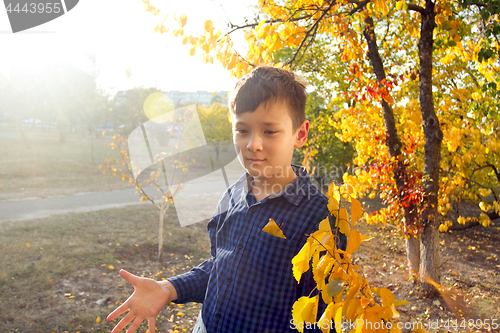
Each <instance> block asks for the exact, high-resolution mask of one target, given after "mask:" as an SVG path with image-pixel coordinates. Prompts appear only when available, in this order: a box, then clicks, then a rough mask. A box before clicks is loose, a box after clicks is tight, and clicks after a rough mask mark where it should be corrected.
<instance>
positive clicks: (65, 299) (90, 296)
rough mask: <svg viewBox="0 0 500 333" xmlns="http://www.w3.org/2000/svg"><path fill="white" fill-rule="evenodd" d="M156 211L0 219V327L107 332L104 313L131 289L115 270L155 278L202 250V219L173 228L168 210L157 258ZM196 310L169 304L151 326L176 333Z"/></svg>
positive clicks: (195, 259) (190, 262)
mask: <svg viewBox="0 0 500 333" xmlns="http://www.w3.org/2000/svg"><path fill="white" fill-rule="evenodd" d="M157 216H158V215H157V210H156V208H155V207H154V206H153V205H151V206H149V205H135V206H129V207H126V208H121V209H111V210H104V211H97V212H91V213H81V214H66V215H58V216H54V217H50V218H45V219H37V220H30V221H22V222H4V223H2V224H0V272H2V273H1V276H0V294H1V295H2V297H1V298H0V314H1V318H0V332H66V331H67V332H77V331H79V332H81V333H83V332H109V331H110V330H111V329H112V327H114V325H115V324H116V321H115V322H114V323H107V322H106V320H105V318H106V316H107V314H108V313H109V312H111V311H112V309H114V308H115V307H116V306H117V304H121V303H122V302H123V301H125V300H126V299H127V297H128V296H129V295H130V294H131V292H132V291H133V288H132V287H131V286H130V285H129V284H128V283H127V282H125V281H124V280H122V279H121V278H120V276H119V275H118V271H119V270H120V269H122V268H123V269H126V270H129V271H130V272H132V273H135V274H138V275H141V276H147V277H151V278H154V279H162V278H167V277H170V276H172V275H174V274H178V273H182V272H184V271H187V270H189V269H190V268H191V267H192V266H194V265H197V264H198V263H199V262H200V261H201V260H202V258H206V257H207V256H208V254H209V245H208V236H207V235H206V232H204V225H201V224H197V225H193V226H191V227H190V228H187V227H186V228H181V227H180V226H179V222H178V221H177V218H176V216H175V212H174V211H171V212H170V214H169V215H168V216H167V218H166V228H167V229H166V231H167V234H166V239H165V246H164V251H165V252H164V253H165V257H166V259H165V260H164V261H165V262H164V263H163V265H159V264H158V262H157V252H158V251H157V244H158V242H157V238H156V237H157V236H156V235H157V228H158V226H157V222H156V221H157ZM174 239H175V242H174ZM199 311H200V305H197V304H189V305H182V306H177V305H171V306H169V307H168V308H167V309H166V310H164V311H162V313H161V316H160V318H159V321H158V328H159V329H160V330H161V331H162V332H168V331H169V330H170V331H172V332H173V331H175V330H177V331H179V332H180V331H182V329H183V328H184V329H186V328H188V327H190V326H191V325H192V323H193V321H196V316H197V314H198V312H199ZM140 331H141V332H144V331H145V326H144V327H143V328H141V330H140Z"/></svg>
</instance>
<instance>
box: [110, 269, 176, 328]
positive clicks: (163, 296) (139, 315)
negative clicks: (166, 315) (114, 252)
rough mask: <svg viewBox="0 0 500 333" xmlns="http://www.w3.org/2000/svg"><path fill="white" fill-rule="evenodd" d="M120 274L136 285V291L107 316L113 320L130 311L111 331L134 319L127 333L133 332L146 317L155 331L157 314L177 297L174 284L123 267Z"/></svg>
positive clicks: (123, 326)
mask: <svg viewBox="0 0 500 333" xmlns="http://www.w3.org/2000/svg"><path fill="white" fill-rule="evenodd" d="M120 276H121V277H122V278H123V279H125V280H126V281H127V282H129V283H130V284H132V285H133V286H134V292H133V293H132V295H130V297H129V298H128V299H127V300H126V301H125V302H124V303H123V304H122V305H120V306H119V307H118V308H116V309H115V311H113V312H111V313H110V314H109V315H108V317H107V318H106V319H107V321H111V320H113V319H115V318H116V317H118V316H119V315H121V314H123V313H125V312H127V311H128V313H127V314H126V315H125V317H123V318H122V320H120V322H119V323H118V325H116V326H115V328H114V329H113V330H112V331H111V333H117V332H120V331H121V330H122V329H124V328H125V326H127V325H128V324H129V323H130V322H131V321H132V320H133V321H134V322H133V323H132V325H130V327H129V329H128V330H127V333H133V332H135V331H136V330H137V328H139V325H141V323H142V321H143V320H144V319H146V320H147V321H148V326H149V332H151V333H154V332H155V328H156V316H157V315H158V313H159V312H160V310H161V309H162V308H163V307H164V306H165V304H168V303H170V301H175V300H176V299H177V293H176V291H175V288H174V286H173V285H172V284H171V283H170V282H169V281H161V282H159V281H155V280H153V279H147V278H141V277H138V276H136V275H134V274H131V273H129V272H127V271H125V270H123V269H122V270H121V271H120ZM134 318H135V319H134Z"/></svg>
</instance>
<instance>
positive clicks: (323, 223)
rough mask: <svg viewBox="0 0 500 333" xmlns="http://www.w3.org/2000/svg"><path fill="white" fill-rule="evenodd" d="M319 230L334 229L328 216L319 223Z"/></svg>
mask: <svg viewBox="0 0 500 333" xmlns="http://www.w3.org/2000/svg"><path fill="white" fill-rule="evenodd" d="M318 230H323V231H331V230H332V228H331V226H330V220H329V219H328V216H327V217H326V218H325V219H323V221H321V222H320V223H319V227H318Z"/></svg>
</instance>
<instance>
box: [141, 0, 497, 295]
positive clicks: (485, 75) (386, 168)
mask: <svg viewBox="0 0 500 333" xmlns="http://www.w3.org/2000/svg"><path fill="white" fill-rule="evenodd" d="M144 3H145V5H146V10H148V11H151V12H153V13H156V14H159V13H160V12H161V11H160V10H159V9H158V8H155V7H153V6H151V5H150V3H149V2H148V1H144ZM493 3H494V5H490V2H484V3H482V2H471V1H452V0H442V1H432V0H425V1H415V2H413V1H410V2H406V1H394V2H389V1H385V0H372V1H368V0H365V1H356V0H344V1H326V2H318V1H312V0H311V1H300V2H295V1H260V2H259V12H258V16H259V19H258V20H255V21H252V22H247V23H245V24H241V25H234V24H232V23H231V24H230V27H229V29H228V30H227V31H226V32H221V31H216V30H215V29H214V27H213V22H212V21H210V20H207V21H205V32H204V33H203V34H200V35H198V36H187V35H185V34H184V30H183V27H184V25H185V24H186V23H187V17H186V16H180V17H179V18H177V21H178V23H179V28H178V29H175V30H173V31H172V33H173V34H174V35H176V36H178V37H180V38H182V43H184V44H190V45H191V46H192V48H191V50H190V54H191V55H193V54H195V53H196V52H200V53H201V54H202V58H203V59H204V61H205V62H206V63H211V62H213V61H214V59H215V57H216V58H217V60H218V61H219V62H221V63H222V64H223V65H224V67H225V68H226V69H228V70H230V71H231V74H232V75H234V76H236V77H239V76H241V75H243V74H245V73H247V72H248V71H249V70H250V69H251V68H253V67H255V66H257V65H260V64H266V63H275V64H276V65H278V66H279V65H284V66H288V67H290V68H293V69H297V70H300V71H302V72H303V73H304V75H305V76H308V75H310V76H313V77H316V78H317V80H316V83H317V82H319V81H321V82H322V83H321V84H317V91H318V93H320V94H321V96H322V97H324V98H325V105H327V106H328V108H327V110H328V111H327V112H331V111H332V110H333V109H334V108H333V107H332V106H333V105H335V104H338V102H339V98H344V100H343V107H342V109H341V110H340V111H338V112H336V113H335V114H330V119H331V122H332V123H334V124H335V126H336V127H337V128H339V129H340V130H341V133H340V134H339V137H340V138H341V139H342V140H344V141H348V142H352V143H353V144H354V146H355V148H356V155H357V156H356V158H355V160H354V163H355V164H356V166H358V169H357V172H356V174H355V175H354V176H353V177H349V176H348V177H346V180H348V181H350V182H351V183H353V184H355V186H356V188H357V190H358V192H359V193H360V194H362V195H370V196H375V195H380V196H381V197H382V198H383V199H384V200H385V203H387V204H388V205H389V206H388V208H387V209H383V210H381V211H380V212H378V213H376V214H375V215H374V216H366V219H367V220H368V221H369V222H372V221H376V220H378V221H384V222H385V221H386V220H387V219H391V218H392V219H395V220H398V219H400V220H402V221H403V223H402V225H403V227H402V229H403V231H404V235H405V237H406V239H407V254H408V259H409V266H410V268H411V270H413V271H415V272H417V271H418V272H419V275H420V278H421V279H423V278H425V277H430V278H431V279H432V280H434V281H439V275H440V274H439V264H440V262H439V243H438V228H441V230H444V229H446V227H447V225H448V223H449V221H446V220H445V219H444V218H446V217H447V211H449V208H450V206H451V205H450V202H449V200H450V196H451V194H453V195H455V194H456V195H455V198H456V199H460V198H462V197H463V195H460V194H458V192H461V193H462V194H463V193H464V192H466V193H467V194H468V195H471V193H473V194H472V196H476V199H477V196H480V197H481V198H484V197H485V196H487V195H488V194H489V190H491V193H496V192H495V191H497V189H496V188H495V189H486V188H485V183H484V180H482V181H481V182H483V184H484V185H481V186H478V185H477V184H476V186H474V187H475V188H476V189H477V191H479V192H474V191H472V192H471V186H469V187H467V184H464V183H463V184H462V185H463V186H462V188H460V182H463V180H464V179H467V178H468V179H469V180H468V181H469V182H476V181H475V180H474V179H473V178H475V177H479V176H480V175H484V176H483V178H484V179H488V177H492V176H495V175H496V174H497V171H498V167H497V166H495V165H494V164H492V163H489V162H488V163H487V160H484V159H480V160H479V161H472V158H471V154H472V153H473V152H474V150H473V149H475V150H478V147H483V146H482V145H481V144H480V143H479V144H478V143H474V144H472V146H465V147H463V148H462V147H461V152H460V154H464V156H467V157H466V158H465V162H466V163H463V160H464V159H460V161H459V160H457V158H456V155H457V154H456V149H454V145H455V143H454V142H453V141H454V140H455V138H457V137H456V134H457V133H464V134H465V132H467V131H470V132H471V133H475V134H474V136H467V137H468V138H471V137H473V138H476V139H477V138H481V140H483V141H482V142H488V143H489V144H490V145H491V148H490V147H484V148H481V150H484V153H485V154H489V152H491V155H492V156H491V158H493V156H495V155H496V154H497V152H498V148H497V146H496V144H497V139H496V135H493V133H494V132H495V131H494V130H492V128H495V126H493V127H491V126H489V125H487V127H486V128H484V129H482V128H480V127H478V125H477V122H478V121H482V122H483V123H484V120H487V119H492V118H493V117H495V115H496V114H491V115H490V114H489V113H488V115H485V114H484V111H483V116H482V117H481V116H480V113H475V114H474V113H473V112H470V105H471V104H470V103H469V104H467V98H462V100H463V103H461V104H460V105H459V104H456V103H455V101H454V100H453V99H452V98H450V96H460V91H463V90H466V89H467V88H469V87H471V86H470V84H471V82H474V81H475V82H474V84H475V85H476V87H475V89H476V90H474V89H473V90H472V91H474V92H475V93H474V94H473V96H471V97H473V98H476V99H475V101H478V102H476V108H477V110H484V108H487V109H488V110H491V109H496V104H495V103H494V102H492V100H491V97H488V96H487V95H488V94H490V95H491V94H495V92H494V91H492V90H496V89H497V86H496V82H497V80H498V60H497V59H498V57H497V53H496V52H495V50H498V32H499V31H498V28H495V27H497V26H498V6H496V5H495V4H496V2H493ZM495 6H496V7H495ZM156 30H157V31H159V32H166V31H167V30H166V28H165V26H164V24H163V23H161V24H159V25H158V26H157V29H156ZM238 30H241V31H244V33H245V39H246V41H247V44H248V49H247V50H245V51H246V54H244V53H243V52H242V51H239V52H238V51H236V50H235V49H234V47H233V42H232V40H231V34H232V33H233V32H234V31H238ZM488 31H489V32H488ZM325 45H327V46H328V47H325ZM283 49H288V51H287V52H283V51H282V50H283ZM318 51H321V52H322V53H321V55H322V57H321V58H319V57H318V56H317V54H318ZM283 53H287V54H285V55H284V56H283ZM339 60H340V61H339ZM455 60H456V61H455ZM459 61H462V62H464V63H466V66H463V67H460V66H458V65H456V64H457V63H458V62H459ZM447 62H448V64H453V66H452V68H454V70H455V72H454V73H453V74H454V75H452V76H451V78H452V79H453V80H446V77H444V75H445V70H448V71H449V69H450V66H446V64H447ZM319 63H321V65H319ZM316 68H320V69H321V70H322V72H319V74H318V71H316ZM308 69H309V72H308ZM456 69H459V71H456ZM338 71H340V72H341V73H345V75H344V76H343V77H342V76H340V75H333V74H332V73H336V72H338ZM471 73H473V74H471ZM437 75H442V77H441V78H442V79H437V78H435V77H436V76H437ZM336 76H338V77H336ZM453 76H454V77H453ZM448 77H449V78H450V75H448ZM339 82H348V84H349V86H348V87H347V88H343V86H342V84H341V83H339ZM485 87H486V89H485ZM337 89H339V91H338V90H337ZM434 91H435V92H434ZM480 91H481V92H480ZM496 91H497V90H496ZM342 92H343V93H344V94H341V93H342ZM457 98H458V99H460V97H457ZM469 101H470V100H469ZM451 110H452V111H453V113H454V114H456V115H457V117H458V118H460V116H462V118H463V119H464V120H465V121H464V122H462V123H457V122H456V121H455V122H448V119H450V118H449V117H448V115H449V112H450V111H451ZM488 112H489V111H488ZM488 117H489V118H488ZM468 118H475V119H476V125H473V121H472V119H468ZM450 120H451V119H450ZM451 125H453V126H451ZM488 126H489V127H488ZM453 128H455V129H459V130H458V132H457V131H456V130H455V129H453ZM452 135H455V136H452ZM443 140H444V142H445V145H444V146H442V142H443ZM481 140H479V142H481ZM471 142H472V141H471ZM475 142H477V140H476V141H475ZM446 148H448V149H447V150H445V149H446ZM443 151H444V152H443ZM443 156H445V157H446V158H443ZM453 158H455V162H453V160H452V164H453V168H450V163H449V162H450V160H449V159H453ZM490 161H491V159H490ZM471 168H472V169H471ZM465 171H467V172H465ZM447 172H451V173H449V174H446V173H447ZM451 175H453V176H454V177H455V176H456V178H453V180H450V179H451V178H450V177H447V176H451ZM457 177H458V178H457ZM481 182H476V183H481ZM445 183H446V184H445ZM440 184H441V191H440V190H439V189H440ZM463 187H465V188H463ZM481 187H482V188H481ZM477 193H479V194H477ZM495 203H496V204H495ZM482 207H483V208H484V209H487V208H489V209H497V208H496V207H498V200H497V199H496V194H495V195H494V200H493V201H492V202H488V203H486V202H485V201H483V204H482ZM497 210H498V209H497ZM399 217H400V218H399ZM443 217H444V218H443ZM482 219H483V221H484V216H483V217H482ZM459 221H462V220H460V219H459ZM483 224H486V223H483ZM429 290H430V289H429Z"/></svg>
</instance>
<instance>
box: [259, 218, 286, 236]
mask: <svg viewBox="0 0 500 333" xmlns="http://www.w3.org/2000/svg"><path fill="white" fill-rule="evenodd" d="M262 231H264V232H267V233H268V234H270V235H273V236H276V237H279V238H283V239H286V237H285V235H284V234H283V231H281V229H280V227H279V226H278V225H277V224H276V222H274V220H273V219H269V222H268V223H267V224H266V226H265V227H264V228H262Z"/></svg>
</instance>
